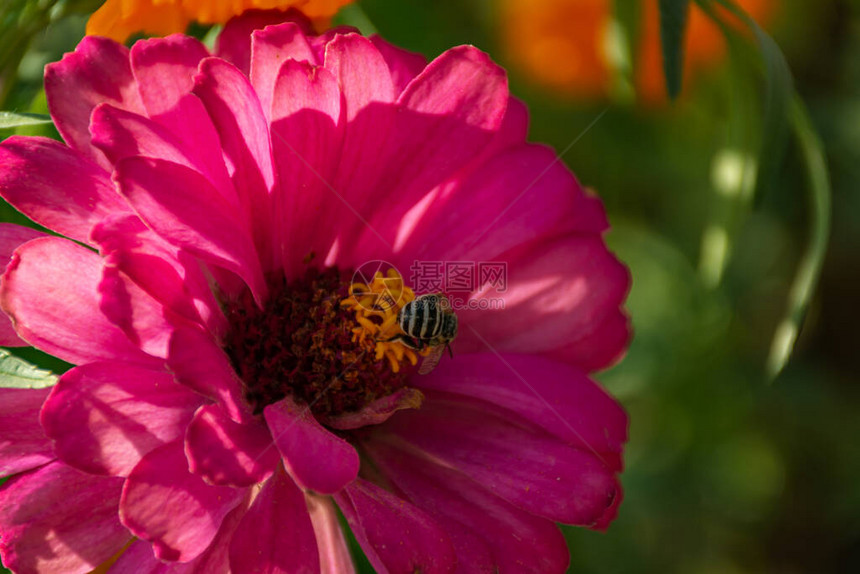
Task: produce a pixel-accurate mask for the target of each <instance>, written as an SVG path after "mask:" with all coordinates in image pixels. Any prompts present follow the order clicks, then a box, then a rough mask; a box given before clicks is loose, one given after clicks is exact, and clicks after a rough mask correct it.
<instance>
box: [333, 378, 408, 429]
mask: <svg viewBox="0 0 860 574" xmlns="http://www.w3.org/2000/svg"><path fill="white" fill-rule="evenodd" d="M423 402H424V395H422V394H421V391H419V390H417V389H412V388H404V389H400V390H399V391H397V392H395V393H392V394H390V395H388V396H385V397H382V398H381V399H376V400H375V401H373V402H371V403H368V404H367V405H366V406H365V407H364V408H362V409H361V410H360V411H358V412H355V413H346V414H342V415H338V416H336V417H329V418H326V419H325V420H324V421H323V423H325V425H326V426H328V427H329V428H333V429H338V430H351V429H358V428H361V427H365V426H368V425H378V424H381V423H384V422H385V421H387V420H388V419H389V418H391V415H393V414H394V413H396V412H397V411H399V410H403V409H418V408H421V403H423Z"/></svg>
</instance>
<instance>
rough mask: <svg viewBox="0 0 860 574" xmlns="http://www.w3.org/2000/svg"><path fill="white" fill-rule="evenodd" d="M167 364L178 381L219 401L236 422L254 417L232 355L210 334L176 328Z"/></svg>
mask: <svg viewBox="0 0 860 574" xmlns="http://www.w3.org/2000/svg"><path fill="white" fill-rule="evenodd" d="M167 364H168V366H169V367H170V370H171V371H172V372H173V374H174V375H175V376H176V380H177V381H179V382H180V383H182V384H183V385H185V386H187V387H188V388H190V389H191V390H193V391H194V392H197V393H200V394H201V395H203V396H204V397H208V398H210V399H212V400H214V401H216V402H218V403H219V404H220V405H221V406H222V407H223V408H224V410H225V412H226V413H227V414H228V415H229V416H230V418H231V419H233V420H234V421H236V422H249V421H251V420H252V418H253V415H252V414H251V407H250V406H249V405H248V403H247V402H246V401H245V398H244V396H243V390H242V381H240V380H239V377H237V376H236V373H235V372H234V371H233V367H232V366H231V365H230V358H229V357H227V355H226V354H225V353H224V351H222V350H221V348H220V347H218V345H217V344H216V343H215V341H213V340H212V339H211V338H210V337H209V336H208V335H207V334H205V333H203V332H202V331H200V330H198V329H189V328H183V329H177V330H176V331H174V333H173V338H172V339H171V341H170V353H169V355H168V357H167Z"/></svg>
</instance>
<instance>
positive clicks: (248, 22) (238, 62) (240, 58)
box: [215, 9, 313, 76]
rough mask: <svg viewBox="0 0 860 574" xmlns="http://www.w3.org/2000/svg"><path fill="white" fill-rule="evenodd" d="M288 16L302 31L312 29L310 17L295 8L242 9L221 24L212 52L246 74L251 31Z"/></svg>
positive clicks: (248, 65) (248, 69)
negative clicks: (240, 12)
mask: <svg viewBox="0 0 860 574" xmlns="http://www.w3.org/2000/svg"><path fill="white" fill-rule="evenodd" d="M288 19H289V20H291V21H293V22H295V23H296V24H297V25H298V26H299V27H300V29H302V30H303V31H304V32H305V33H306V34H312V33H313V25H312V24H311V22H310V20H308V19H307V18H306V17H305V16H304V14H302V13H301V12H299V11H298V10H292V9H291V10H288V11H287V12H281V11H280V10H246V11H245V12H242V14H241V15H239V16H237V17H236V18H233V19H231V20H230V21H229V22H227V24H225V25H224V29H223V30H222V31H221V33H220V34H218V39H217V40H216V42H215V55H216V56H218V57H219V58H223V59H225V60H227V61H228V62H230V63H231V64H233V65H234V66H236V67H237V68H239V70H241V71H242V73H243V74H245V75H246V76H250V70H251V38H252V36H251V35H252V33H253V32H254V31H255V30H262V29H264V28H266V27H267V26H274V25H276V24H281V23H283V22H284V21H285V20H288ZM276 71H277V70H276Z"/></svg>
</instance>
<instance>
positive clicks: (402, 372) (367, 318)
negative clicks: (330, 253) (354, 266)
mask: <svg viewBox="0 0 860 574" xmlns="http://www.w3.org/2000/svg"><path fill="white" fill-rule="evenodd" d="M392 272H393V274H392ZM388 273H389V275H388V276H387V277H383V276H382V274H381V273H377V276H376V277H374V279H373V281H371V284H370V285H366V284H362V283H355V284H350V277H351V276H352V274H351V273H349V274H348V273H345V272H341V271H339V270H338V269H337V268H328V269H325V270H323V271H320V270H318V269H315V268H309V269H308V271H307V272H306V274H305V276H304V277H302V278H301V279H297V280H294V281H291V282H287V281H286V280H285V279H284V278H283V276H282V275H281V274H277V275H278V276H277V277H276V276H275V275H273V276H272V277H270V278H269V288H270V293H271V295H270V297H269V300H268V301H267V303H266V305H265V308H264V309H263V310H260V309H259V308H258V307H257V305H256V304H255V302H254V299H253V297H252V295H251V293H250V291H246V292H245V293H243V294H242V295H241V296H240V297H239V298H238V299H237V300H236V301H233V302H230V303H228V304H227V308H226V313H227V318H228V320H229V321H230V331H229V333H228V335H227V337H226V339H225V345H224V349H225V351H226V352H227V354H228V355H229V357H230V359H231V361H232V363H233V368H234V369H235V370H236V373H237V374H238V375H239V377H240V378H241V379H242V381H243V383H244V386H245V396H246V398H247V400H248V401H249V403H251V405H253V408H254V412H255V413H260V412H262V410H263V408H264V407H265V406H266V405H270V404H272V403H275V402H277V401H279V400H281V399H283V398H284V397H287V396H290V397H292V398H293V400H295V401H296V402H297V403H299V404H304V405H308V406H309V408H310V409H311V412H313V413H314V415H315V416H316V417H317V418H318V419H320V420H323V421H325V420H326V419H331V418H336V417H338V416H340V415H343V414H348V413H354V412H358V411H360V410H361V409H362V408H363V407H365V406H366V405H368V404H370V403H372V402H374V401H376V400H378V399H380V398H383V397H386V396H388V395H390V394H392V393H394V392H396V391H397V390H399V389H401V388H403V387H404V386H405V384H406V378H407V375H408V373H409V371H410V370H411V366H412V365H415V363H416V362H417V356H416V354H415V352H414V351H412V350H411V349H408V348H406V347H405V346H404V345H402V344H401V343H399V342H396V341H388V340H387V339H390V338H391V337H393V336H395V335H396V334H397V333H400V329H399V326H398V325H397V312H398V311H399V310H400V308H402V307H403V305H405V304H406V303H407V302H408V301H411V300H412V299H414V297H415V295H414V293H412V290H411V289H409V288H408V287H404V285H403V281H402V279H401V278H400V276H399V275H398V274H397V272H396V271H394V270H390V271H389V272H388ZM389 332H390V334H389Z"/></svg>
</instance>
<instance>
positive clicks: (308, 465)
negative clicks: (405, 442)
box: [263, 397, 360, 494]
mask: <svg viewBox="0 0 860 574" xmlns="http://www.w3.org/2000/svg"><path fill="white" fill-rule="evenodd" d="M263 415H264V416H265V418H266V422H267V423H268V424H269V429H270V430H271V432H272V436H273V437H274V439H275V444H276V445H278V450H279V451H280V452H281V455H283V457H284V467H285V468H286V469H287V472H289V473H290V475H291V476H292V477H293V479H294V480H295V481H296V483H297V484H298V485H299V486H300V487H302V488H305V489H308V490H313V491H315V492H319V493H321V494H334V493H335V492H338V491H339V490H341V489H342V488H343V487H345V486H346V485H347V484H349V483H350V482H352V481H353V480H355V477H356V476H358V469H359V465H360V461H359V458H358V453H357V452H355V449H354V448H353V447H352V445H351V444H349V443H348V442H346V441H345V440H343V439H342V438H340V437H338V436H336V435H334V434H332V433H331V432H329V431H328V430H326V429H325V428H323V427H322V425H320V424H319V423H318V422H317V421H316V419H315V418H314V416H313V414H311V412H310V409H308V408H307V407H299V406H298V405H297V404H295V403H294V402H293V400H292V399H290V398H289V397H288V398H285V399H283V400H281V401H279V402H277V403H275V404H272V405H269V406H267V407H266V408H265V409H264V410H263Z"/></svg>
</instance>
